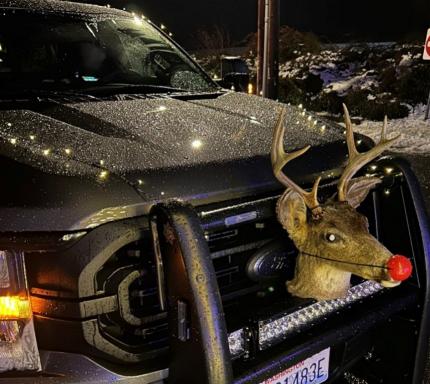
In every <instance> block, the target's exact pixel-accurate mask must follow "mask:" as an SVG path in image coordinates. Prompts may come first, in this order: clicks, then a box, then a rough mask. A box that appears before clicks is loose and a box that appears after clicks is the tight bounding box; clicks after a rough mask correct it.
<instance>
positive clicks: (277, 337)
mask: <svg viewBox="0 0 430 384" xmlns="http://www.w3.org/2000/svg"><path fill="white" fill-rule="evenodd" d="M382 289H383V288H382V286H381V285H380V284H378V283H376V282H375V281H365V282H364V283H361V284H358V285H356V286H354V287H352V288H351V289H350V290H349V291H348V295H347V296H346V297H345V298H344V299H336V300H327V301H319V302H316V303H314V304H311V305H309V306H307V307H305V308H302V309H300V310H298V311H296V312H293V313H289V314H287V315H285V316H282V317H280V318H278V319H276V320H264V321H260V322H259V323H258V331H259V339H258V344H259V348H260V350H264V349H267V348H269V347H271V346H272V345H275V344H278V343H280V342H281V341H283V340H284V339H285V338H286V337H287V336H288V335H290V334H292V333H295V332H298V331H302V330H304V329H305V328H308V327H309V326H310V325H311V324H313V323H315V322H316V321H318V320H321V319H322V318H324V317H325V316H327V315H328V314H330V313H333V312H336V311H338V310H339V309H341V308H344V307H346V306H348V305H350V304H351V303H354V302H356V301H358V300H361V299H363V298H365V297H368V296H371V295H372V294H374V293H376V292H378V291H380V290H382Z"/></svg>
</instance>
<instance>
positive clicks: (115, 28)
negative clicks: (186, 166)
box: [0, 11, 217, 94]
mask: <svg viewBox="0 0 430 384" xmlns="http://www.w3.org/2000/svg"><path fill="white" fill-rule="evenodd" d="M112 84H119V85H120V84H126V85H139V86H148V87H149V89H157V87H159V88H160V89H165V90H167V89H174V90H177V91H197V92H211V91H214V90H216V89H217V86H216V85H215V84H214V83H212V82H211V80H210V79H209V78H208V77H207V76H206V75H205V73H204V72H203V71H202V70H201V69H200V68H199V67H198V66H197V65H196V64H195V63H193V61H192V60H190V59H189V58H188V57H187V56H186V55H185V54H183V53H182V52H181V50H180V49H178V48H177V47H176V46H175V45H174V44H173V43H172V42H171V41H170V40H169V39H168V38H167V37H165V36H164V35H163V34H162V33H160V32H159V31H158V30H157V29H156V28H154V27H153V26H151V24H150V23H148V22H146V21H144V20H142V19H140V18H137V17H136V18H134V19H133V18H132V17H130V18H112V19H103V20H97V21H94V20H85V19H82V18H77V17H76V16H74V17H72V16H55V15H53V14H46V15H44V14H33V13H27V12H24V11H21V12H20V11H14V12H3V11H2V12H1V14H0V94H1V93H2V92H6V93H10V92H12V93H15V92H17V93H19V92H22V91H26V90H31V91H38V90H41V91H43V90H53V91H74V90H79V91H81V92H82V90H85V89H86V88H87V89H97V88H99V87H100V88H103V87H104V86H107V85H112Z"/></svg>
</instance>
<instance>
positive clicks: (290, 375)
mask: <svg viewBox="0 0 430 384" xmlns="http://www.w3.org/2000/svg"><path fill="white" fill-rule="evenodd" d="M329 359H330V348H327V349H324V351H321V352H319V353H317V354H315V355H313V356H311V357H309V358H308V359H306V360H303V361H301V362H300V363H297V364H296V365H294V366H292V367H290V368H288V369H286V370H285V371H283V372H281V373H278V374H277V375H275V376H273V377H272V378H270V379H267V380H266V381H263V382H262V383H261V384H318V383H323V382H324V381H326V380H327V379H328V365H329Z"/></svg>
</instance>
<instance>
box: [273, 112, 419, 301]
mask: <svg viewBox="0 0 430 384" xmlns="http://www.w3.org/2000/svg"><path fill="white" fill-rule="evenodd" d="M343 107H344V112H345V125H346V142H347V146H348V151H349V161H348V164H347V166H346V168H345V169H344V172H343V174H342V176H341V177H340V179H339V182H338V193H337V198H332V199H329V200H328V201H327V202H325V203H324V204H320V202H319V201H318V197H317V193H318V186H319V183H320V180H321V178H318V179H317V180H316V182H315V184H314V186H313V188H312V190H311V191H309V192H307V191H305V190H303V189H302V188H301V187H300V186H298V185H297V184H296V183H294V182H293V181H292V180H291V179H290V178H289V177H288V176H287V175H286V174H285V173H284V172H283V168H284V166H285V165H286V164H287V163H288V162H290V161H291V160H293V159H295V158H297V157H299V156H301V155H303V154H304V153H305V152H306V151H308V150H309V148H310V146H308V147H306V148H303V149H301V150H298V151H296V152H293V153H291V154H288V153H285V151H284V144H283V142H284V133H285V123H284V122H285V114H286V109H285V108H284V109H283V111H282V112H281V113H280V116H279V119H278V122H277V125H276V127H275V131H274V137H273V145H272V153H271V158H272V166H273V172H274V174H275V176H276V178H277V179H278V180H279V181H280V182H281V183H282V184H283V185H284V186H286V187H287V190H286V191H285V193H284V194H283V195H282V196H281V197H280V198H279V200H278V203H277V208H276V211H277V215H278V219H279V221H280V222H281V224H282V226H283V227H284V229H286V230H287V232H288V234H289V236H290V238H291V239H292V240H293V242H294V244H295V245H296V247H297V249H298V250H299V254H298V257H297V263H296V269H295V276H294V279H293V280H291V281H288V282H287V289H288V291H289V292H290V293H291V294H292V295H294V296H298V297H302V298H314V299H317V300H328V299H336V298H340V297H344V296H345V295H346V294H347V292H348V289H349V288H350V279H351V274H355V275H358V276H360V277H362V278H365V279H369V280H375V281H378V282H380V283H381V284H382V285H383V286H385V287H393V286H396V285H398V284H400V281H401V280H405V279H406V278H407V277H409V275H410V274H411V272H412V266H411V263H410V261H409V259H407V258H406V257H404V256H399V255H396V256H393V254H392V253H391V252H390V251H389V250H388V249H387V248H385V247H384V246H383V245H382V244H381V243H380V242H378V240H376V238H374V237H373V236H372V235H371V234H370V233H369V230H368V221H367V218H366V217H365V216H363V215H361V214H360V213H358V212H357V211H356V208H357V207H358V206H359V205H360V204H361V202H362V201H363V200H364V199H365V198H366V196H367V195H368V193H369V192H370V190H371V189H372V188H373V187H375V186H376V185H377V184H378V183H380V182H381V180H380V179H378V178H376V177H359V178H355V179H353V177H354V175H355V174H356V173H357V172H358V171H359V170H360V169H361V168H362V167H363V166H365V165H366V164H368V163H369V162H370V161H372V160H373V159H375V158H376V157H378V156H379V155H380V154H381V153H382V152H383V151H385V150H386V149H388V148H389V147H390V146H391V145H392V144H393V143H394V142H395V141H396V140H397V139H398V137H395V138H393V139H391V140H387V139H386V137H385V131H386V127H387V118H385V120H384V124H383V128H382V134H381V140H380V142H379V144H378V145H376V146H375V147H373V148H372V149H370V150H369V151H368V152H365V153H359V152H358V151H357V148H356V146H355V141H354V133H353V129H352V122H351V119H350V117H349V113H348V109H347V108H346V106H345V105H344V106H343ZM393 277H394V278H393Z"/></svg>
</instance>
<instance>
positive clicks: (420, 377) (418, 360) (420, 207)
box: [394, 158, 430, 384]
mask: <svg viewBox="0 0 430 384" xmlns="http://www.w3.org/2000/svg"><path fill="white" fill-rule="evenodd" d="M394 162H395V164H396V165H397V166H398V167H399V168H400V169H401V170H402V172H403V175H404V177H405V180H406V182H407V184H408V187H409V190H410V193H411V197H412V202H413V204H414V207H415V212H416V214H417V219H418V223H419V226H420V230H421V237H422V241H423V244H422V245H423V250H424V256H425V260H424V262H425V267H426V282H425V283H426V290H425V298H424V303H423V315H422V319H421V327H420V333H419V337H418V342H417V344H418V345H417V352H416V356H415V368H414V377H413V381H412V382H413V384H421V383H423V382H428V380H429V378H428V377H427V378H425V377H424V369H425V366H426V364H427V360H428V354H429V345H430V344H429V343H430V226H429V221H428V220H429V219H428V214H427V211H426V207H425V205H424V201H423V198H422V194H421V189H420V184H419V181H418V180H417V178H416V176H415V174H414V173H413V172H412V170H411V167H410V165H409V163H408V162H407V161H406V160H403V159H398V158H396V159H394Z"/></svg>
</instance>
